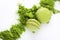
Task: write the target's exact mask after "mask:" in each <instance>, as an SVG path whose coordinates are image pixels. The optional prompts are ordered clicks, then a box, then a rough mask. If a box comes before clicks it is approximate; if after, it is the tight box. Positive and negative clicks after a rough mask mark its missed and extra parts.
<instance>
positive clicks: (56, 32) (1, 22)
mask: <svg viewBox="0 0 60 40" xmlns="http://www.w3.org/2000/svg"><path fill="white" fill-rule="evenodd" d="M19 3H21V4H22V5H24V6H25V7H28V8H31V7H32V6H33V5H34V4H36V5H38V6H39V0H0V32H1V31H4V30H9V29H10V28H11V25H12V24H16V23H18V21H17V18H18V15H17V14H16V13H17V10H18V4H19ZM59 4H60V3H59V2H56V3H55V8H56V9H58V10H60V5H59ZM0 40H1V39H0ZM17 40H60V13H58V14H52V17H51V20H50V22H49V24H41V28H40V29H39V31H37V32H36V33H35V34H33V33H32V32H31V31H30V30H29V29H26V32H24V33H23V34H22V36H21V38H19V39H17Z"/></svg>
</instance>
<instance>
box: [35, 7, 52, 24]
mask: <svg viewBox="0 0 60 40" xmlns="http://www.w3.org/2000/svg"><path fill="white" fill-rule="evenodd" d="M35 14H36V17H37V19H38V20H39V21H40V22H41V23H47V22H49V20H50V18H51V15H52V13H51V11H50V10H48V9H47V8H44V7H41V8H39V9H38V10H37V12H36V13H35Z"/></svg>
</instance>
